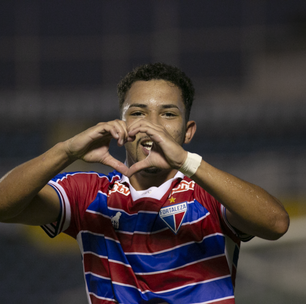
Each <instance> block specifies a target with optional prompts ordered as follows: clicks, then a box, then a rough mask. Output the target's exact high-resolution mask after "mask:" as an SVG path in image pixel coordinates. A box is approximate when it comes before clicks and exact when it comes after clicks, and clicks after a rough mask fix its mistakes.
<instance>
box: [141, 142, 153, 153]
mask: <svg viewBox="0 0 306 304" xmlns="http://www.w3.org/2000/svg"><path fill="white" fill-rule="evenodd" d="M141 145H142V146H143V147H144V148H145V149H146V150H148V151H151V149H152V147H153V141H152V140H144V141H142V142H141Z"/></svg>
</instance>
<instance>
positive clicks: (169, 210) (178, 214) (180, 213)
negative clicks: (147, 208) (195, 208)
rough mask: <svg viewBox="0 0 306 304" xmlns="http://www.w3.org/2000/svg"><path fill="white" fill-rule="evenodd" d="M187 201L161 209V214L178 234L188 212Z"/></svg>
mask: <svg viewBox="0 0 306 304" xmlns="http://www.w3.org/2000/svg"><path fill="white" fill-rule="evenodd" d="M187 207H188V205H187V202H184V203H179V204H176V205H171V206H166V207H163V208H161V209H160V211H159V216H160V218H161V219H162V220H163V221H164V222H165V223H166V224H167V226H168V227H169V228H170V229H171V230H172V231H173V232H174V233H175V234H176V233H177V232H178V231H179V229H180V227H181V225H182V223H183V220H184V217H185V215H186V212H187Z"/></svg>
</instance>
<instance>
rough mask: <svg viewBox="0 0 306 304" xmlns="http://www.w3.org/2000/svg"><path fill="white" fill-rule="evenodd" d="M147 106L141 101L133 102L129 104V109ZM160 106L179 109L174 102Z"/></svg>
mask: <svg viewBox="0 0 306 304" xmlns="http://www.w3.org/2000/svg"><path fill="white" fill-rule="evenodd" d="M147 107H148V106H147V105H146V104H143V103H133V104H131V105H130V106H129V109H130V108H147ZM161 108H163V109H171V108H175V109H179V107H178V106H176V105H174V104H171V103H170V104H163V105H161Z"/></svg>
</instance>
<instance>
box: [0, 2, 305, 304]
mask: <svg viewBox="0 0 306 304" xmlns="http://www.w3.org/2000/svg"><path fill="white" fill-rule="evenodd" d="M157 61H162V62H166V63H169V64H173V65H176V66H178V67H180V68H181V69H182V70H184V71H185V72H186V73H187V75H188V76H189V77H190V78H191V79H192V80H193V82H194V84H195V88H196V100H195V104H194V108H193V111H192V119H195V120H196V121H197V123H198V131H197V135H196V138H195V140H194V141H193V143H192V144H190V145H189V146H188V147H186V149H188V150H190V151H193V152H197V153H199V154H201V155H202V156H203V158H204V159H205V160H207V161H208V162H210V163H211V164H212V165H215V166H216V167H218V168H220V169H222V170H225V171H228V172H230V173H232V174H234V175H237V176H239V177H241V178H244V179H247V180H248V181H250V182H254V183H256V184H259V185H260V186H262V187H264V188H265V189H267V190H268V191H269V192H270V193H272V194H273V195H275V196H277V197H279V198H280V199H281V200H282V201H283V203H284V204H285V206H286V208H287V210H288V212H289V213H290V215H291V218H292V219H293V225H292V227H293V228H292V230H291V231H292V234H288V235H289V236H287V237H286V238H284V241H279V242H276V243H274V242H272V243H270V242H269V243H268V244H269V245H267V244H266V243H264V245H262V244H261V243H259V244H258V245H257V243H256V242H254V244H255V245H246V246H245V248H246V249H245V253H244V252H243V251H244V250H242V254H241V267H240V268H239V270H238V274H239V275H238V280H237V289H236V294H237V303H238V304H239V303H243V304H248V303H250V304H252V303H269V304H271V303H277V304H279V303H292V304H294V303H302V302H303V299H304V301H305V299H306V288H305V287H306V284H305V283H304V282H305V279H299V278H303V276H304V277H305V272H304V269H303V267H301V266H300V265H303V261H302V260H303V258H302V257H303V256H305V245H303V244H304V243H305V241H304V234H303V229H304V226H303V225H304V222H305V221H304V220H303V219H304V218H303V216H304V215H305V214H306V208H305V206H306V205H305V198H306V187H305V181H306V174H305V172H306V157H305V155H306V119H305V118H306V85H305V82H306V2H305V1H302V0H292V1H285V0H280V1H276V0H267V1H260V0H254V1H243V0H240V1H239V0H232V1H226V0H223V1H222V0H211V1H204V0H203V1H196V0H188V1H187V0H186V1H176V0H167V1H162V0H155V1H153V0H147V1H141V0H130V1H123V0H121V1H120V0H113V1H101V0H99V1H98V0H97V1H96V0H89V1H81V0H74V1H68V0H64V1H63V0H62V1H59V0H52V1H51V0H45V1H38V0H32V1H30V0H23V1H21V0H20V1H18V0H10V1H9V0H2V1H1V3H0V174H1V176H2V175H4V174H5V173H6V172H7V171H8V170H10V169H12V168H13V167H14V166H16V165H18V164H20V163H21V162H23V161H26V160H28V159H30V158H32V157H35V156H36V155H39V154H40V153H42V152H44V151H45V150H46V149H48V148H50V147H51V146H52V145H53V144H55V143H56V142H58V141H60V140H64V139H67V138H69V137H70V136H72V135H74V134H75V133H77V132H78V131H81V130H83V129H84V128H86V127H88V126H91V125H93V124H95V123H97V122H99V121H107V120H111V119H114V118H117V117H118V106H117V96H116V84H117V83H118V81H119V80H120V79H121V78H122V77H123V76H124V75H125V74H126V73H127V72H128V71H130V70H131V69H132V68H133V67H136V66H138V65H140V64H143V63H148V62H157ZM112 153H113V154H114V155H115V156H116V157H118V158H120V159H122V160H124V153H123V149H121V150H118V149H117V148H116V147H115V146H114V147H112ZM68 169H69V170H70V169H71V170H75V169H78V170H91V169H93V170H98V171H102V172H104V171H105V170H108V168H104V167H103V166H101V165H87V164H84V163H81V162H77V163H75V164H74V165H72V166H71V167H70V168H68ZM295 223H297V224H295ZM296 225H297V226H296ZM295 227H298V228H297V229H296V230H295ZM300 227H303V228H300ZM304 231H305V230H304ZM291 236H294V237H297V239H296V238H294V237H291ZM301 240H302V241H301ZM248 246H249V247H248ZM243 249H244V246H243ZM303 254H304V255H303ZM0 256H1V261H0V303H49V302H50V303H51V302H52V303H59V304H60V303H76V304H78V303H84V302H85V301H86V300H85V291H84V283H83V277H82V272H81V259H80V255H79V253H78V252H77V248H76V246H75V245H73V244H71V242H70V240H69V239H66V238H63V239H60V240H52V241H49V240H48V239H47V238H46V237H44V236H43V233H40V231H39V228H35V229H34V228H30V227H21V226H18V225H17V226H16V225H4V224H2V225H0ZM286 257H287V258H286ZM289 257H290V259H289ZM288 259H289V260H288ZM266 261H270V262H269V263H267V262H266ZM293 262H294V263H293ZM267 274H269V279H265V280H264V279H263V278H264V277H267Z"/></svg>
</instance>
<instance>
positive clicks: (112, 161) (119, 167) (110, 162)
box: [101, 154, 129, 175]
mask: <svg viewBox="0 0 306 304" xmlns="http://www.w3.org/2000/svg"><path fill="white" fill-rule="evenodd" d="M101 163H103V164H104V165H106V166H109V167H112V168H113V169H115V170H116V171H118V172H120V173H122V174H124V175H127V174H128V172H129V168H128V167H127V166H126V165H125V164H124V163H122V162H121V161H119V160H118V159H116V158H114V157H113V156H111V155H110V154H109V155H108V156H107V157H105V158H104V159H103V162H101Z"/></svg>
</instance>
